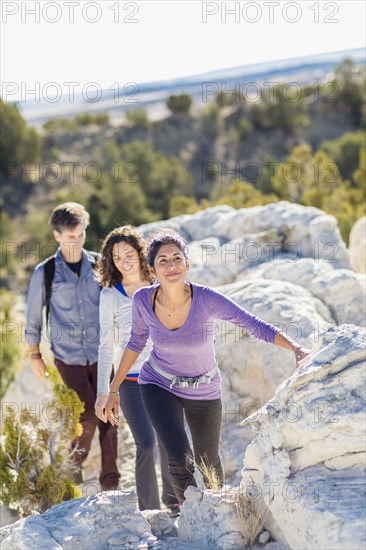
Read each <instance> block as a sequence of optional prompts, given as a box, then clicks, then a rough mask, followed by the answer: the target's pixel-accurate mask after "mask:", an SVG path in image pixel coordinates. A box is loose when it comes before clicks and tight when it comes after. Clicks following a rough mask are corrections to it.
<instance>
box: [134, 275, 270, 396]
mask: <svg viewBox="0 0 366 550" xmlns="http://www.w3.org/2000/svg"><path fill="white" fill-rule="evenodd" d="M191 284H192V287H193V297H192V304H191V309H190V311H189V313H188V317H187V319H186V321H185V322H184V324H183V325H182V326H181V327H180V328H178V329H176V330H169V329H167V328H166V327H164V325H162V323H161V322H160V321H159V319H158V318H157V316H156V314H155V312H154V311H153V308H152V295H153V292H154V290H155V289H156V285H154V286H151V287H144V288H141V289H139V290H138V291H137V292H136V293H135V295H134V297H133V301H132V331H131V338H130V340H129V342H128V344H127V347H128V348H130V349H131V350H133V351H136V352H138V353H141V351H142V350H143V349H144V347H145V344H146V342H147V340H148V337H149V336H150V338H151V340H152V342H153V348H152V351H151V354H150V357H151V358H152V360H153V361H154V362H155V364H156V365H157V366H158V367H159V368H160V369H162V370H163V371H164V372H167V373H169V374H173V375H174V376H184V377H196V376H200V375H202V374H205V373H207V372H209V371H210V370H211V369H213V368H214V367H215V365H216V356H215V349H214V338H215V334H216V335H217V334H218V333H217V326H216V325H215V321H218V320H221V321H230V322H231V323H234V324H235V325H237V326H239V327H241V328H243V329H245V330H246V331H248V332H249V333H251V334H252V335H253V336H255V337H256V338H259V339H261V340H265V341H266V342H270V343H273V342H274V338H275V335H276V333H278V332H280V331H279V329H277V328H275V327H274V326H273V325H271V324H269V323H266V322H265V321H262V320H261V319H259V318H258V317H256V316H255V315H252V314H251V313H249V312H248V311H246V310H245V309H243V308H241V307H240V306H239V305H238V304H236V303H235V302H233V300H231V299H230V298H227V297H226V296H224V294H221V293H220V292H218V291H216V290H214V289H213V288H210V287H206V286H202V285H198V284H196V283H191ZM138 381H139V384H156V385H157V386H160V387H161V388H164V389H166V390H168V391H170V392H171V393H173V394H175V395H177V396H179V397H184V398H188V399H219V398H220V397H221V376H220V373H219V372H218V373H217V374H216V375H215V376H214V377H213V378H212V380H211V383H210V384H200V385H199V386H198V388H193V387H192V386H188V387H187V388H181V387H180V386H178V385H174V386H173V387H172V388H170V387H169V386H170V380H168V379H167V378H165V377H164V376H162V375H160V374H158V373H157V372H156V371H155V370H153V369H152V367H151V366H150V365H149V362H148V361H146V362H145V363H144V364H143V365H142V368H141V371H140V376H139V380H138Z"/></svg>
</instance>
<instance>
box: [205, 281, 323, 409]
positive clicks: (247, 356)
mask: <svg viewBox="0 0 366 550" xmlns="http://www.w3.org/2000/svg"><path fill="white" fill-rule="evenodd" d="M218 290H220V291H221V292H223V293H224V294H225V295H226V296H228V297H229V298H231V299H232V300H234V301H235V302H236V303H238V304H239V305H240V306H242V307H243V308H245V309H247V310H248V311H250V312H251V313H253V314H254V315H257V316H258V317H260V318H261V319H263V320H265V321H268V322H269V323H271V324H273V325H275V326H277V327H278V328H280V329H281V330H282V331H284V332H285V333H287V334H288V335H289V336H291V337H292V338H294V339H295V340H297V341H298V342H299V343H301V344H302V345H303V346H306V347H309V348H311V347H312V346H313V344H314V340H315V339H316V337H317V334H318V332H319V327H322V328H323V327H324V326H325V325H327V324H328V323H330V322H332V316H331V314H330V311H329V309H328V308H327V307H326V306H325V305H324V304H323V303H322V302H321V301H320V300H318V299H317V298H314V296H313V295H312V294H311V293H310V292H309V291H308V290H306V289H305V288H303V287H301V286H298V285H296V284H293V283H287V282H285V281H275V280H266V279H258V280H257V279H255V280H253V279H251V280H247V281H246V280H244V281H237V282H236V283H233V284H231V285H226V286H223V287H219V288H218ZM212 330H213V331H215V338H216V341H215V348H216V353H217V357H218V362H219V366H220V368H221V374H222V379H223V400H224V403H225V402H227V401H228V400H231V401H238V400H239V401H241V407H242V408H243V407H244V409H245V411H247V412H249V411H250V410H251V411H253V408H255V407H257V408H260V407H261V406H262V405H263V403H264V402H265V401H266V400H268V399H271V397H272V396H273V394H274V392H275V391H276V388H277V386H278V385H279V384H281V382H283V381H284V380H285V379H286V378H288V377H289V376H290V375H291V374H292V372H293V371H294V369H295V357H294V354H293V353H292V352H290V351H288V350H284V349H282V348H279V347H277V346H274V345H272V344H267V343H266V342H264V341H263V340H255V339H254V338H253V337H251V336H249V335H248V334H247V333H246V332H244V331H242V330H241V329H240V328H238V327H235V326H234V325H232V324H231V323H228V322H225V321H221V322H220V321H219V322H217V323H216V325H215V327H213V328H212ZM249 404H251V405H250V406H251V409H250V407H249ZM245 411H244V410H243V414H244V412H245Z"/></svg>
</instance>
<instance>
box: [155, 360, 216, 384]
mask: <svg viewBox="0 0 366 550" xmlns="http://www.w3.org/2000/svg"><path fill="white" fill-rule="evenodd" d="M148 363H149V365H150V367H151V368H152V369H153V370H154V371H155V372H157V373H158V374H161V376H164V378H167V379H168V380H170V386H169V387H170V388H172V387H173V386H174V385H175V384H177V385H178V386H179V387H180V388H188V386H192V387H193V388H194V389H197V388H198V386H199V385H200V384H211V378H213V376H215V374H216V373H218V372H219V367H218V366H217V365H216V366H215V367H214V368H213V369H211V370H210V371H209V372H206V373H205V374H202V375H200V376H194V377H186V376H175V375H174V374H169V373H168V372H165V371H163V370H162V369H161V368H160V367H158V366H157V364H156V363H155V361H154V360H153V359H152V358H151V357H149V360H148Z"/></svg>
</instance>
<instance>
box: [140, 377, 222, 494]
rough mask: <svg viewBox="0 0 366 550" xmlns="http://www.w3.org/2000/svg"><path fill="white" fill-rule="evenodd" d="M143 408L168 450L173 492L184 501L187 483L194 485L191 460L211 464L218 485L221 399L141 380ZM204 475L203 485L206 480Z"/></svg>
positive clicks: (219, 476)
mask: <svg viewBox="0 0 366 550" xmlns="http://www.w3.org/2000/svg"><path fill="white" fill-rule="evenodd" d="M140 387H141V393H142V398H143V401H144V405H145V409H146V411H147V413H148V415H149V417H150V420H151V422H152V425H153V426H154V428H155V430H156V433H157V434H158V437H159V438H160V440H161V442H162V444H163V445H164V447H165V449H166V451H167V453H168V464H169V471H170V475H171V478H172V482H173V486H174V490H175V494H176V495H177V497H178V499H179V501H180V502H181V503H182V502H183V501H184V491H185V490H186V489H187V487H188V486H190V485H193V486H194V487H197V484H196V480H195V478H194V475H193V474H194V464H192V457H193V456H194V460H195V462H196V464H197V465H198V466H201V464H202V461H203V462H204V463H205V465H207V466H209V467H211V468H213V470H214V471H215V473H216V476H217V478H218V480H219V485H220V487H222V486H223V484H224V472H223V468H222V464H221V459H220V455H219V445H220V429H221V417H222V403H221V400H220V399H212V400H194V399H184V398H181V397H177V396H176V395H174V394H172V393H171V392H169V391H167V390H164V389H162V388H160V387H159V386H156V385H155V384H141V386H140ZM183 411H184V415H185V417H186V420H187V423H188V426H189V429H190V431H191V435H192V441H193V448H194V455H193V454H192V450H191V448H190V445H189V441H188V437H187V433H186V431H185V429H184V418H183ZM203 477H204V482H205V485H206V486H207V484H208V480H207V478H206V477H205V475H204V476H203Z"/></svg>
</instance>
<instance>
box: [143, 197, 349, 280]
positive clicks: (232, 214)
mask: <svg viewBox="0 0 366 550" xmlns="http://www.w3.org/2000/svg"><path fill="white" fill-rule="evenodd" d="M163 227H168V228H171V229H175V230H176V231H178V232H180V233H181V234H182V235H183V236H184V237H185V238H186V239H187V241H188V242H189V243H193V245H192V246H194V248H197V247H201V250H202V251H201V254H200V255H197V253H195V257H196V258H197V263H194V264H193V269H192V276H193V277H194V280H198V279H200V282H201V283H205V282H207V283H208V282H209V281H211V278H212V277H211V276H210V274H209V273H208V278H209V279H208V280H207V281H206V279H205V272H206V270H205V269H204V268H205V267H206V266H205V264H207V263H209V265H210V267H211V268H212V269H214V268H216V270H219V273H217V278H216V284H225V283H228V282H232V281H233V280H234V278H232V279H231V280H227V279H225V280H222V279H221V277H225V268H226V265H227V264H232V263H236V264H237V265H236V266H235V267H234V266H232V265H230V268H229V269H234V274H235V273H236V274H237V273H239V272H240V271H244V270H245V269H246V268H247V267H248V266H250V265H254V264H255V263H262V262H265V261H268V260H269V261H270V258H271V255H272V256H273V255H274V254H275V253H278V252H279V251H280V253H281V255H282V258H283V259H285V260H290V261H292V262H294V261H296V260H298V259H299V258H302V257H308V258H313V259H314V260H315V261H318V260H319V259H324V260H327V261H329V262H332V263H333V266H334V267H335V268H336V269H338V268H346V269H347V268H349V259H348V252H347V249H346V246H345V244H344V242H343V240H342V238H341V235H340V233H339V230H338V227H337V220H336V219H335V218H334V217H333V216H329V215H327V214H325V213H324V212H323V211H322V210H319V209H318V208H313V207H305V206H301V205H299V204H291V203H289V202H286V201H282V202H278V203H273V204H268V205H265V206H254V207H252V208H241V209H240V210H235V209H234V208H231V207H229V206H215V207H213V208H208V209H206V210H203V211H201V212H197V213H196V214H194V215H187V214H185V215H182V216H177V217H175V218H171V219H170V220H166V221H161V222H154V223H150V224H145V225H142V226H140V230H141V231H142V233H143V235H144V236H148V235H149V234H151V233H152V232H154V231H156V230H158V229H161V228H163ZM196 241H199V242H197V243H196ZM218 244H220V247H218ZM199 256H201V259H199ZM220 266H221V268H220ZM210 284H212V283H211V282H210Z"/></svg>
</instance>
